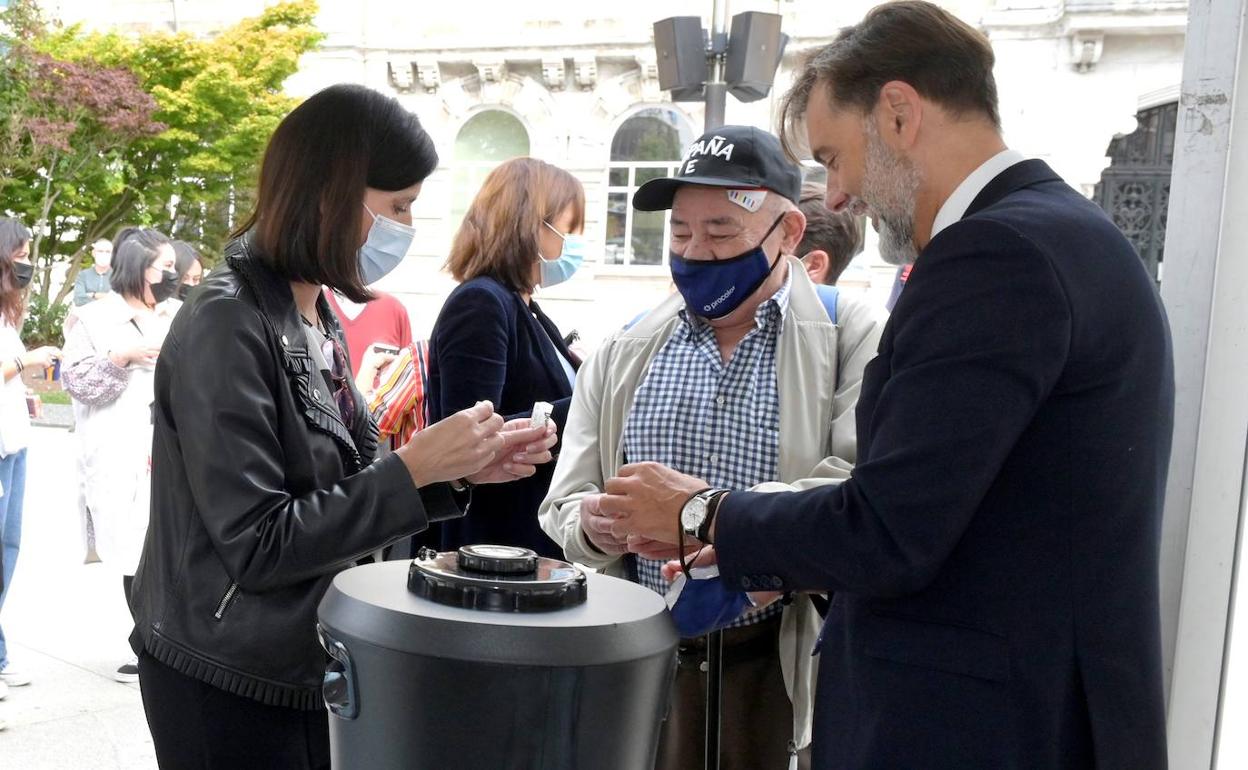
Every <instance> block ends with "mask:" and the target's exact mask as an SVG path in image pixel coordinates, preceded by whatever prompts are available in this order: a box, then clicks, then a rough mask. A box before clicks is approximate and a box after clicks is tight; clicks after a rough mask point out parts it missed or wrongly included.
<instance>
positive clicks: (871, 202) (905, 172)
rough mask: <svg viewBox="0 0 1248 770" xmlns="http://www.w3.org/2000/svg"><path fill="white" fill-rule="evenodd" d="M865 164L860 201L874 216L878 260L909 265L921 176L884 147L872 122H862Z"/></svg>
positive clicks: (914, 256) (914, 253)
mask: <svg viewBox="0 0 1248 770" xmlns="http://www.w3.org/2000/svg"><path fill="white" fill-rule="evenodd" d="M866 133H867V163H866V174H865V176H864V178H863V185H862V195H861V198H862V200H863V201H864V202H865V203H866V204H867V205H868V206H870V207H871V210H872V211H873V212H874V213H875V215H876V217H877V220H878V225H877V228H876V229H877V230H878V231H879V234H880V258H881V259H883V260H884V261H885V262H887V263H888V264H890V265H913V264H914V261H915V260H916V259H918V257H919V252H918V249H916V248H915V247H914V209H915V204H916V200H917V197H918V190H919V182H920V181H921V176H920V174H919V170H918V169H917V168H916V167H915V166H914V164H912V163H910V162H909V161H908V160H906V159H905V158H903V157H901V156H900V155H896V154H894V153H893V152H892V151H891V150H889V149H888V147H886V146H885V145H884V140H883V139H881V138H880V133H879V131H878V130H877V129H876V127H875V122H874V121H872V120H871V119H870V118H869V117H868V118H867V120H866Z"/></svg>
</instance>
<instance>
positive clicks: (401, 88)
mask: <svg viewBox="0 0 1248 770" xmlns="http://www.w3.org/2000/svg"><path fill="white" fill-rule="evenodd" d="M386 65H387V67H388V68H389V70H390V85H392V86H394V90H396V91H398V92H399V93H401V94H405V93H409V92H410V91H411V90H412V62H411V61H409V60H407V59H391V60H390V61H388V62H387V63H386Z"/></svg>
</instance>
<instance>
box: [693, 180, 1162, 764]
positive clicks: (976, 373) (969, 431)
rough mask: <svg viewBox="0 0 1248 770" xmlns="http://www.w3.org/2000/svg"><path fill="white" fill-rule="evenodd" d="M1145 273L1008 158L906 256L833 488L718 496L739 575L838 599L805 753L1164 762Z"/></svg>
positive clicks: (1117, 242)
mask: <svg viewBox="0 0 1248 770" xmlns="http://www.w3.org/2000/svg"><path fill="white" fill-rule="evenodd" d="M1173 404H1174V376H1173V363H1172V360H1171V348H1170V338H1169V330H1168V327H1167V323H1166V319H1165V315H1164V312H1163V310H1162V307H1161V303H1160V300H1159V298H1158V295H1157V290H1156V288H1155V287H1154V285H1153V283H1152V281H1151V280H1150V279H1149V277H1148V276H1147V274H1146V273H1145V270H1144V268H1143V266H1142V264H1141V262H1140V259H1139V257H1138V256H1137V255H1136V253H1135V251H1134V250H1133V249H1132V248H1131V246H1130V244H1129V243H1128V242H1127V241H1126V239H1125V238H1123V236H1122V235H1121V234H1120V233H1119V232H1118V230H1117V229H1116V228H1115V227H1114V225H1113V224H1112V223H1111V222H1110V221H1109V219H1108V218H1107V217H1106V216H1105V215H1104V213H1102V212H1101V211H1100V209H1098V208H1097V207H1096V206H1095V205H1093V204H1092V203H1090V202H1089V201H1088V200H1087V199H1086V198H1084V197H1083V196H1081V195H1079V194H1078V193H1076V192H1075V191H1074V190H1072V189H1070V188H1069V187H1068V186H1066V185H1065V184H1064V183H1063V182H1062V181H1061V180H1060V179H1059V178H1058V177H1057V175H1056V174H1054V173H1053V171H1052V170H1051V169H1049V167H1048V166H1046V165H1045V164H1044V163H1042V162H1040V161H1027V162H1024V163H1020V164H1018V165H1016V166H1014V167H1012V168H1010V169H1008V170H1006V171H1005V172H1003V173H1002V174H1001V175H1000V176H998V177H997V178H996V179H995V180H993V181H992V182H991V183H990V184H989V185H988V187H987V188H986V189H985V190H984V191H983V192H982V193H981V194H980V195H979V196H978V198H977V199H976V200H975V202H974V203H973V204H972V206H971V207H970V210H969V211H968V213H967V215H966V217H965V218H964V219H963V220H962V221H961V222H959V223H957V224H955V225H953V226H952V227H949V228H948V229H947V230H945V231H943V232H941V233H939V234H938V235H937V236H936V237H935V238H933V239H932V241H931V243H930V244H928V246H927V248H926V249H924V250H923V252H922V254H921V255H920V256H919V259H918V262H917V263H916V264H915V266H914V270H913V271H912V273H911V275H910V279H909V282H908V283H907V286H906V290H905V291H904V292H903V293H902V295H901V298H900V301H899V302H898V303H897V306H896V309H895V311H894V313H893V315H892V317H891V319H890V320H889V323H888V325H887V326H886V327H885V330H884V336H883V339H882V340H881V343H880V353H879V356H878V358H876V359H875V360H874V361H873V362H872V363H871V364H869V365H868V366H867V369H866V373H865V376H864V377H863V381H862V394H861V397H860V398H859V400H858V413H857V419H858V440H859V449H858V465H857V466H856V467H855V468H854V471H853V475H852V477H851V478H850V479H849V480H848V481H846V482H845V483H844V484H841V485H839V486H832V487H822V488H820V489H818V490H813V491H809V492H798V493H789V494H773V495H768V494H751V493H746V492H733V493H730V494H729V495H728V497H727V498H726V500H725V502H724V504H723V506H722V507H721V510H720V512H719V518H718V521H717V524H716V529H717V534H716V537H715V540H716V546H717V548H718V551H719V555H720V563H721V569H722V571H723V573H724V575H725V576H726V578H727V579H728V580H729V581H731V582H732V583H734V584H736V585H740V586H741V587H742V588H753V589H757V588H768V589H772V588H787V589H814V590H833V591H835V592H836V595H835V600H834V602H833V606H832V608H831V609H830V611H829V614H828V618H827V621H826V623H825V626H824V630H823V637H822V645H823V647H822V659H821V662H820V670H819V681H818V691H817V701H816V704H817V705H816V717H815V733H814V766H815V767H816V768H820V770H832V769H833V768H836V769H837V770H842V769H843V770H849V769H850V768H852V769H853V770H863V769H864V768H881V770H883V769H885V768H887V769H888V770H895V769H897V768H907V769H913V768H924V769H926V768H950V770H970V769H971V768H974V769H975V770H988V769H989V768H991V770H1011V769H1014V768H1091V767H1096V768H1122V770H1151V769H1153V768H1163V767H1165V766H1166V745H1165V715H1164V709H1163V701H1162V671H1161V641H1160V639H1161V635H1160V620H1159V609H1158V549H1159V538H1160V529H1161V509H1162V498H1163V490H1164V485H1165V475H1166V469H1167V464H1168V459H1169V454H1170V434H1171V425H1172V421H1173Z"/></svg>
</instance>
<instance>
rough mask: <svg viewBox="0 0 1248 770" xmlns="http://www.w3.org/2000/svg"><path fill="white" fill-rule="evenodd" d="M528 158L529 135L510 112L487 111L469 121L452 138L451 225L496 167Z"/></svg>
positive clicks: (461, 216) (457, 219) (458, 219)
mask: <svg viewBox="0 0 1248 770" xmlns="http://www.w3.org/2000/svg"><path fill="white" fill-rule="evenodd" d="M528 154H529V132H528V131H527V130H526V129H525V127H524V124H523V123H521V122H520V119H519V118H517V117H516V116H515V115H512V114H511V113H510V112H506V111H504V110H497V109H488V110H483V111H481V112H478V113H477V114H476V115H473V116H472V117H471V118H469V119H468V120H467V121H466V122H465V123H464V125H463V126H461V127H460V129H459V133H458V134H457V135H456V136H455V153H454V165H453V167H452V171H451V174H452V175H451V189H452V191H453V192H452V197H451V221H453V222H456V223H458V222H459V221H460V220H461V219H463V217H464V214H465V213H466V212H467V211H468V206H469V205H470V204H471V203H472V199H473V198H474V197H476V195H477V191H478V190H480V189H481V183H482V182H484V181H485V178H486V177H487V176H489V174H490V172H491V171H493V170H494V168H495V167H497V166H498V164H500V163H502V162H503V161H505V160H510V159H511V158H518V157H521V156H524V155H528Z"/></svg>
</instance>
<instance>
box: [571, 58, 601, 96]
mask: <svg viewBox="0 0 1248 770" xmlns="http://www.w3.org/2000/svg"><path fill="white" fill-rule="evenodd" d="M572 64H573V67H574V68H575V69H576V84H577V85H578V86H580V88H581V90H582V91H592V90H594V86H596V85H597V84H598V60H597V59H593V58H577V59H574V60H573V62H572Z"/></svg>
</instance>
